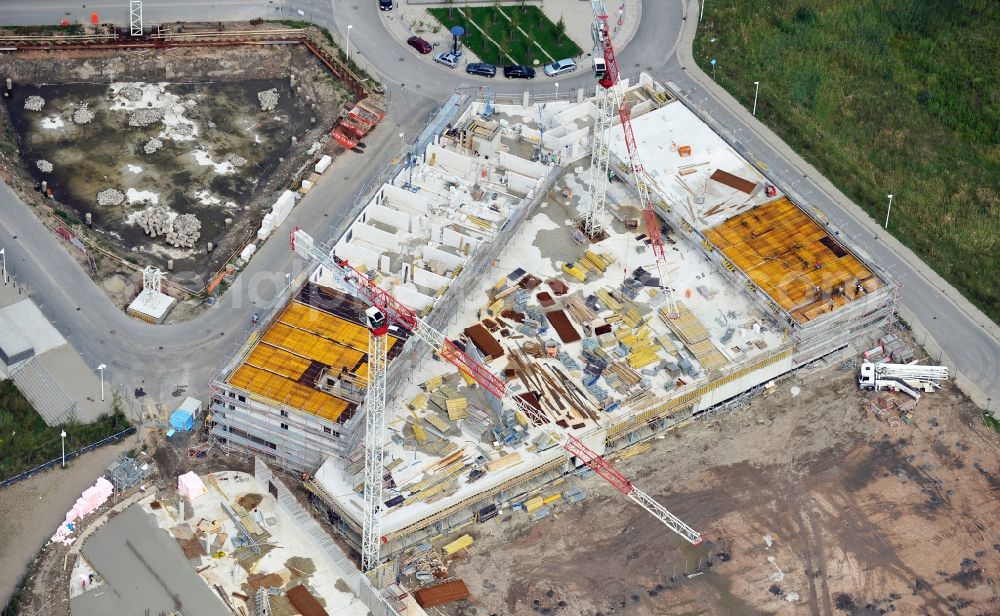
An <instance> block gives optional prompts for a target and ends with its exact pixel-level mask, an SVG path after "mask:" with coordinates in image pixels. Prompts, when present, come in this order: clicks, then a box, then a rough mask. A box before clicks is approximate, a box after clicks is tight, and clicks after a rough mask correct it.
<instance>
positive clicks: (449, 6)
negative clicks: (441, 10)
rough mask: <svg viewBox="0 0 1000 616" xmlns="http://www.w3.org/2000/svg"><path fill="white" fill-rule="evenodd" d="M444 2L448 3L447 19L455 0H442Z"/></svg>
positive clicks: (453, 8) (449, 17) (453, 7)
mask: <svg viewBox="0 0 1000 616" xmlns="http://www.w3.org/2000/svg"><path fill="white" fill-rule="evenodd" d="M444 2H445V4H447V5H448V19H451V12H452V11H453V10H455V0H444Z"/></svg>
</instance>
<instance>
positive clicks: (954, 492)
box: [439, 369, 1000, 616]
mask: <svg viewBox="0 0 1000 616" xmlns="http://www.w3.org/2000/svg"><path fill="white" fill-rule="evenodd" d="M792 386H797V387H799V388H801V393H800V394H799V395H798V396H795V397H793V396H792V395H791V394H790V389H791V387H792ZM869 396H870V394H867V393H862V392H859V391H858V390H857V387H856V384H855V382H854V375H853V372H849V371H841V370H837V369H825V370H824V371H821V372H816V373H814V374H812V375H809V376H802V375H800V376H798V377H797V378H793V379H790V380H788V381H786V382H784V383H782V384H781V386H780V387H779V391H778V392H776V393H775V394H774V395H771V396H770V397H767V398H758V399H756V400H755V401H754V402H753V404H752V405H751V407H750V408H749V409H745V410H742V411H740V412H739V413H738V414H734V415H728V416H724V417H722V418H716V419H714V420H708V421H704V422H696V423H695V424H694V425H693V426H692V427H689V428H686V429H684V430H682V431H681V432H680V433H678V434H676V435H668V436H666V437H665V438H664V439H662V440H656V441H653V443H654V446H653V450H652V451H649V452H647V453H645V454H643V455H640V456H636V457H632V458H629V459H627V460H623V461H621V462H619V463H618V464H617V465H618V466H619V468H620V469H621V470H622V471H623V472H625V473H626V474H627V475H629V476H631V477H632V478H633V479H634V480H635V482H636V485H638V486H640V487H641V488H643V489H645V490H646V491H647V492H649V493H650V494H652V495H653V496H655V497H656V498H658V499H659V500H660V502H662V503H664V504H665V505H666V506H667V508H669V509H670V510H671V511H672V512H674V513H675V514H676V515H678V516H680V517H681V518H682V519H684V520H685V521H686V522H687V523H689V524H690V525H691V526H693V527H694V528H696V529H698V530H699V531H700V532H701V533H702V535H703V537H704V538H705V539H706V541H705V543H704V544H703V545H702V546H700V547H698V548H693V547H691V546H689V545H687V544H686V543H684V542H683V541H682V540H681V539H679V538H678V537H677V536H675V535H674V534H672V533H671V532H670V531H668V530H667V529H666V528H665V527H664V526H663V525H662V524H660V523H659V522H657V521H656V520H654V519H653V518H652V517H650V516H649V515H648V514H647V513H645V512H644V511H643V510H642V509H640V508H639V507H638V506H636V505H635V504H633V503H632V502H631V501H629V500H628V499H626V498H624V497H622V496H621V495H619V494H617V493H614V492H613V491H612V490H611V488H610V487H609V486H607V485H605V484H604V483H603V482H602V481H601V480H600V479H599V478H590V479H588V480H585V481H583V482H582V485H581V487H583V488H584V489H585V490H586V491H587V492H588V496H587V498H586V499H585V500H584V501H583V502H582V503H579V504H576V505H569V506H566V505H562V506H558V505H557V506H556V507H555V509H554V513H553V515H550V516H549V517H548V518H545V519H544V520H542V521H540V522H537V523H535V524H533V525H531V524H529V522H528V521H527V519H526V517H525V514H523V513H515V514H513V515H510V514H507V515H504V516H500V517H499V518H496V519H494V520H492V521H490V522H488V523H486V524H483V525H477V526H476V527H474V528H473V529H472V534H473V536H474V538H475V539H476V543H475V544H474V546H473V548H472V551H471V554H470V555H469V557H468V558H464V559H459V560H456V561H453V562H452V563H451V569H450V572H451V574H452V575H454V576H457V577H459V578H462V579H463V580H465V582H466V584H467V585H468V586H469V589H470V591H471V592H472V600H471V601H470V602H461V603H458V604H454V605H451V606H448V608H447V609H444V608H439V609H442V612H444V613H447V614H453V615H459V614H462V615H466V614H476V615H483V616H486V615H492V614H498V615H500V614H532V613H540V614H560V615H573V614H581V615H584V614H585V615H589V616H594V615H597V614H601V615H603V616H609V615H610V614H635V615H642V614H677V615H680V614H823V615H833V614H841V613H843V614H858V615H860V614H880V613H890V612H894V613H900V614H951V613H954V614H996V613H1000V594H998V591H997V587H996V586H995V585H994V580H995V578H996V576H997V573H998V571H1000V531H998V530H996V529H995V527H994V522H995V519H996V513H997V511H998V503H997V497H998V496H1000V457H998V453H1000V439H998V435H997V434H996V433H995V432H992V431H990V430H989V429H988V428H986V427H985V426H983V425H982V423H981V421H980V420H979V416H978V409H977V408H976V407H975V405H973V404H972V403H971V402H969V401H968V399H967V398H965V397H964V396H963V395H962V394H961V392H959V391H958V389H957V388H956V387H955V386H953V385H951V384H948V385H946V386H945V387H944V388H943V389H942V390H941V391H940V392H937V393H933V394H927V395H925V396H924V397H923V398H922V399H921V400H920V403H919V405H918V406H917V409H916V411H915V413H914V418H915V423H914V425H908V424H906V423H901V424H900V425H899V426H897V427H895V428H890V427H889V426H888V425H887V424H886V423H884V422H882V421H881V420H879V419H877V418H875V417H873V416H871V415H870V414H868V413H867V411H866V410H865V409H866V407H867V400H868V399H869ZM565 489H566V487H565V486H560V487H558V488H552V489H549V490H547V491H544V493H545V494H548V493H550V492H554V491H556V490H565ZM467 531H468V529H463V532H467ZM448 539H449V540H450V538H448ZM769 543H770V546H769V545H768V544H769ZM770 559H773V562H771V560H770ZM689 575H690V577H689Z"/></svg>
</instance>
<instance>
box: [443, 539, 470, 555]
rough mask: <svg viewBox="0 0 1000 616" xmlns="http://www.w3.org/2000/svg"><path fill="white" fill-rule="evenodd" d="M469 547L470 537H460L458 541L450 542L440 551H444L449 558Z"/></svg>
mask: <svg viewBox="0 0 1000 616" xmlns="http://www.w3.org/2000/svg"><path fill="white" fill-rule="evenodd" d="M470 545H472V536H471V535H462V536H461V537H459V538H458V539H455V540H454V541H452V542H451V543H449V544H448V545H446V546H444V547H443V548H442V550H443V551H444V553H445V555H447V556H451V555H452V554H454V553H455V552H458V551H459V550H464V549H465V548H467V547H469V546H470Z"/></svg>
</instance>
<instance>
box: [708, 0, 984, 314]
mask: <svg viewBox="0 0 1000 616" xmlns="http://www.w3.org/2000/svg"><path fill="white" fill-rule="evenodd" d="M694 51H695V58H696V60H697V62H698V64H699V65H700V66H701V68H702V70H704V71H705V72H706V73H707V74H709V75H711V74H712V67H711V64H710V60H711V59H712V58H715V59H717V62H718V64H717V75H718V77H717V78H718V81H719V83H720V84H721V85H722V86H723V87H725V88H726V89H727V90H729V92H730V93H732V94H733V96H735V97H736V98H737V99H738V100H740V101H741V102H742V103H743V104H744V105H746V106H747V108H750V107H751V106H752V105H753V99H754V84H753V82H754V81H757V80H759V81H760V82H761V84H760V97H759V100H758V104H757V117H758V118H760V119H761V120H762V121H763V122H764V123H766V124H768V125H769V126H770V127H772V128H773V129H774V130H775V131H776V132H777V133H778V134H779V135H781V136H782V138H783V139H785V141H786V142H787V143H789V144H790V145H791V146H792V147H793V148H795V150H796V151H797V152H798V153H799V154H801V155H802V156H803V157H804V158H805V159H806V160H808V161H809V162H810V163H812V164H813V165H815V166H816V167H817V168H818V169H820V170H821V171H822V172H823V173H824V174H825V175H826V176H827V177H828V178H829V179H830V180H831V181H832V182H833V183H834V184H836V185H837V187H838V188H839V189H840V190H842V191H843V192H844V193H845V194H847V195H848V196H849V197H850V198H851V199H853V200H854V201H855V202H856V203H858V204H859V205H860V206H861V207H862V208H864V209H865V211H867V212H868V213H869V214H870V215H871V216H872V217H873V218H874V219H875V220H877V221H878V222H879V223H880V224H882V223H884V221H885V216H886V206H887V198H886V195H887V194H888V193H893V195H894V198H893V206H892V215H891V219H890V221H889V231H890V232H891V233H893V235H895V236H896V237H897V238H899V239H900V240H901V241H902V242H903V243H904V244H906V245H907V246H909V247H910V248H912V249H913V250H914V251H915V252H916V253H917V254H919V255H920V256H921V257H922V258H923V259H924V261H925V262H926V263H927V264H928V265H929V266H931V267H932V268H934V269H935V270H936V271H937V272H938V273H939V274H941V276H943V277H944V278H945V279H947V280H948V281H949V282H951V283H952V284H953V285H955V286H956V287H957V288H958V289H959V290H960V291H961V292H962V293H963V294H965V296H966V297H968V298H969V300H971V301H972V302H973V303H974V304H976V305H977V306H978V307H979V308H980V309H982V310H983V311H984V312H985V313H986V314H987V315H988V316H989V317H990V318H991V319H993V320H994V321H995V322H998V323H1000V284H998V281H1000V85H998V84H1000V70H998V68H997V62H996V58H998V57H1000V2H996V1H995V0H954V1H952V2H944V1H943V0H841V1H840V2H829V1H827V0H794V1H788V0H775V1H774V2H758V1H756V0H717V1H715V2H709V3H707V5H706V7H705V17H704V21H703V22H702V25H701V27H700V30H699V35H698V38H697V39H696V41H695V47H694ZM904 293H905V289H904Z"/></svg>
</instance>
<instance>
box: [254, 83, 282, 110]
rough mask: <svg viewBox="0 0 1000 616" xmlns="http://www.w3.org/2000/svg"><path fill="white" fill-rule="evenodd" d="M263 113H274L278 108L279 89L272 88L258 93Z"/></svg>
mask: <svg viewBox="0 0 1000 616" xmlns="http://www.w3.org/2000/svg"><path fill="white" fill-rule="evenodd" d="M257 100H259V101H260V110H261V111H273V110H274V108H275V107H277V106H278V89H277V88H271V89H270V90H264V91H263V92H258V93H257Z"/></svg>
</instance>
